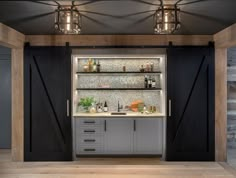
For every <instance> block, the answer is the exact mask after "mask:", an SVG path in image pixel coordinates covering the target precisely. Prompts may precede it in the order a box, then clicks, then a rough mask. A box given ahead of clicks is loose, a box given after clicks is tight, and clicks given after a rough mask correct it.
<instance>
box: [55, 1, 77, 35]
mask: <svg viewBox="0 0 236 178" xmlns="http://www.w3.org/2000/svg"><path fill="white" fill-rule="evenodd" d="M55 29H56V30H58V31H59V32H62V33H64V34H80V32H81V15H80V13H79V11H78V9H77V8H76V6H75V5H74V3H72V5H71V6H66V5H65V6H62V5H60V6H58V8H57V10H56V13H55Z"/></svg>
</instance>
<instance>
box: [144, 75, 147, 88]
mask: <svg viewBox="0 0 236 178" xmlns="http://www.w3.org/2000/svg"><path fill="white" fill-rule="evenodd" d="M144 88H148V77H147V75H145V78H144Z"/></svg>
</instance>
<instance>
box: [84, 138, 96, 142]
mask: <svg viewBox="0 0 236 178" xmlns="http://www.w3.org/2000/svg"><path fill="white" fill-rule="evenodd" d="M95 141H96V140H95V139H85V140H84V142H95Z"/></svg>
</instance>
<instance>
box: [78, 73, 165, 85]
mask: <svg viewBox="0 0 236 178" xmlns="http://www.w3.org/2000/svg"><path fill="white" fill-rule="evenodd" d="M148 76H151V77H152V78H155V81H156V88H160V87H161V83H160V75H159V74H154V75H153V74H152V75H151V74H148ZM75 85H76V88H104V87H108V88H144V74H143V75H132V76H131V75H130V74H128V75H123V74H121V75H117V74H116V75H94V74H93V75H78V76H77V81H76V84H75Z"/></svg>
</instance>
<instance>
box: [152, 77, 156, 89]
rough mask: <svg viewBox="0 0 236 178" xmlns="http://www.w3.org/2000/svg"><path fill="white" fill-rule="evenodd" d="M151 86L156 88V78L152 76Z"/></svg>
mask: <svg viewBox="0 0 236 178" xmlns="http://www.w3.org/2000/svg"><path fill="white" fill-rule="evenodd" d="M152 88H156V80H155V78H154V77H153V78H152Z"/></svg>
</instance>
